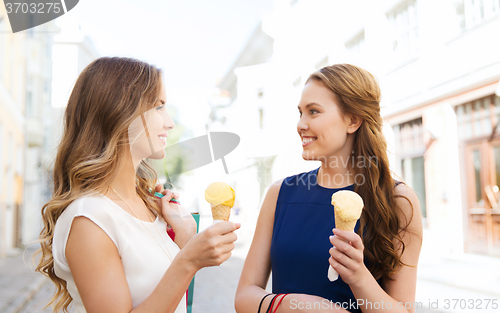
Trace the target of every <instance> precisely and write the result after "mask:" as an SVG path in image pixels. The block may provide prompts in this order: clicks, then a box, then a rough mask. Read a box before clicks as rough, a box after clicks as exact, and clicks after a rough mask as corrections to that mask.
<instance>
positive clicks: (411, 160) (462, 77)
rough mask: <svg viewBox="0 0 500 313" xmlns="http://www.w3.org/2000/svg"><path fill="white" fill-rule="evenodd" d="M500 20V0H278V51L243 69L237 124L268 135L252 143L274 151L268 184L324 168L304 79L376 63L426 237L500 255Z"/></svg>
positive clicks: (391, 130)
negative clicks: (306, 117)
mask: <svg viewBox="0 0 500 313" xmlns="http://www.w3.org/2000/svg"><path fill="white" fill-rule="evenodd" d="M499 29H500V1H499V0H477V1H476V0H444V1H439V2H436V1H431V0H383V1H349V2H346V1H338V2H337V1H322V0H314V1H301V0H298V1H297V0H294V1H290V0H275V11H274V13H273V14H271V15H270V16H268V17H266V18H265V19H264V20H263V22H262V30H263V32H265V33H266V34H267V35H269V36H270V37H271V38H272V39H273V42H272V57H271V59H270V60H269V61H267V62H265V63H262V64H259V65H250V66H241V67H235V68H234V73H235V76H236V77H237V83H236V86H237V97H236V100H235V101H234V102H233V104H232V106H233V107H234V111H235V112H234V113H231V112H232V111H231V109H227V110H228V114H227V116H226V119H227V125H228V127H230V125H231V124H232V125H234V126H236V125H245V127H243V128H244V129H245V132H248V133H250V134H254V135H255V136H260V137H259V138H264V139H265V140H262V141H260V144H259V145H257V146H254V147H258V148H254V149H252V150H251V151H250V150H249V151H247V153H253V154H258V153H260V154H262V155H264V156H266V157H267V158H272V159H273V162H267V164H266V166H268V167H270V173H271V175H270V176H271V177H270V179H269V180H266V185H267V186H268V184H269V183H268V182H269V181H272V180H276V179H279V178H282V177H284V176H288V175H292V174H295V173H298V172H301V171H304V170H309V169H312V168H315V167H317V166H319V163H317V162H304V161H301V160H300V155H301V145H300V140H299V138H298V135H297V132H296V127H295V125H296V123H297V121H298V113H297V111H296V110H297V109H296V106H297V104H298V101H299V98H300V92H301V89H302V87H303V85H304V83H305V80H306V79H307V77H308V76H309V75H310V74H311V73H312V72H313V71H315V70H318V69H320V68H321V67H323V66H325V65H329V64H334V63H352V64H355V65H359V66H361V67H363V68H366V69H367V70H369V71H370V72H372V73H373V74H374V75H375V76H376V77H377V78H378V80H379V82H380V85H381V88H382V103H381V107H382V116H383V118H384V122H385V126H384V132H385V135H386V138H387V140H388V144H389V151H388V153H389V156H390V160H391V168H392V170H393V172H394V176H395V178H398V179H401V180H403V181H405V182H406V183H407V184H408V185H409V186H410V187H411V188H412V189H413V190H414V191H415V192H416V194H417V195H418V197H419V200H420V204H421V205H420V209H421V212H422V215H423V218H424V225H425V233H424V235H425V236H428V238H429V239H430V240H429V241H427V242H432V244H434V245H436V246H439V249H440V251H441V252H443V253H462V252H470V253H481V254H488V255H494V256H499V255H500V211H499V208H500V207H499V205H498V200H499V195H500V194H499V193H498V192H499V187H498V186H499V185H500V174H498V173H500V134H499V132H500V130H498V129H497V121H499V117H500V115H499V114H500V109H499V105H500V100H499V99H500V98H499V96H498V94H500V93H498V94H495V91H496V90H498V88H499V87H498V85H499V79H500V37H499V36H498V30H499ZM254 49H255V48H254ZM263 49H268V47H263ZM220 87H221V89H225V90H229V88H224V86H222V85H220ZM238 106H239V108H238ZM236 112H240V113H236ZM241 112H245V113H244V114H243V113H241ZM238 114H239V115H238ZM233 128H234V129H237V128H235V127H233ZM240 129H241V128H240ZM242 142H243V140H242ZM263 142H270V144H264V143H263ZM255 150H259V151H255ZM497 177H498V178H497ZM425 239H426V238H424V242H425V241H426V240H425Z"/></svg>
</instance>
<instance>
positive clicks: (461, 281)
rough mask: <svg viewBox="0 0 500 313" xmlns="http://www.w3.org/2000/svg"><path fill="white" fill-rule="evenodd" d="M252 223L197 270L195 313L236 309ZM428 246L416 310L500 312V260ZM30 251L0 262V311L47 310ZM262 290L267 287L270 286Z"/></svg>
mask: <svg viewBox="0 0 500 313" xmlns="http://www.w3.org/2000/svg"><path fill="white" fill-rule="evenodd" d="M254 227H255V224H253V223H250V222H245V223H242V228H241V229H240V230H239V231H238V241H237V243H236V247H235V250H234V251H233V255H232V257H231V258H230V259H229V260H228V261H227V262H225V263H224V264H222V265H221V266H219V267H211V268H205V269H202V270H201V271H199V272H198V273H197V274H196V277H195V289H194V301H193V312H194V313H212V312H213V313H215V312H217V313H226V312H235V311H234V295H235V293H236V287H237V284H238V280H239V276H240V273H241V269H242V267H243V263H244V259H245V256H246V254H247V252H248V249H249V247H250V244H251V240H252V236H253V231H254V229H255V228H254ZM429 247H431V245H430V244H426V241H425V238H424V247H423V249H422V254H421V257H420V262H419V267H418V282H417V293H416V303H419V304H418V305H417V309H416V312H417V313H437V312H446V313H450V312H460V313H462V312H481V313H490V312H499V311H500V258H495V257H487V256H480V255H472V254H463V255H458V256H457V255H438V254H436V251H435V250H434V249H431V248H429ZM35 249H36V247H30V248H29V249H28V250H27V251H26V253H24V258H23V253H20V252H21V250H20V251H18V253H17V255H15V256H11V257H8V258H5V259H1V260H0V312H2V313H34V312H43V313H48V312H51V310H50V309H46V310H43V307H44V306H45V305H46V304H47V301H48V300H49V298H50V297H51V296H52V294H53V292H54V286H53V285H52V283H51V282H50V281H48V280H46V279H45V278H44V277H43V276H41V275H40V274H38V273H35V272H34V270H33V269H32V268H33V266H32V265H30V263H31V254H32V253H33V251H34V250H35ZM267 290H271V288H270V284H269V285H268V288H267ZM488 299H495V301H496V303H497V304H498V306H499V307H498V308H497V309H495V308H494V307H493V306H492V304H493V302H492V301H489V303H488ZM471 303H472V304H471ZM420 304H421V305H420ZM487 304H488V308H486V305H487ZM471 305H472V306H471ZM480 305H481V306H480ZM70 312H71V311H70Z"/></svg>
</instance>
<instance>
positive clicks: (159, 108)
mask: <svg viewBox="0 0 500 313" xmlns="http://www.w3.org/2000/svg"><path fill="white" fill-rule="evenodd" d="M164 107H165V105H164V104H162V105H159V106H157V107H156V109H157V110H158V111H159V110H161V109H163V108H164Z"/></svg>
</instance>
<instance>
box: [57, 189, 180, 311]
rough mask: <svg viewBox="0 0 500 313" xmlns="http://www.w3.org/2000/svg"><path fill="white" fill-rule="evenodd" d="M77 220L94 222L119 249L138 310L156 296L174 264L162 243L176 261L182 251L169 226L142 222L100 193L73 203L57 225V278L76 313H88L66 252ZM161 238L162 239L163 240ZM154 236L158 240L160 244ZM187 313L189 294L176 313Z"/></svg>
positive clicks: (161, 223) (162, 223)
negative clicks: (81, 217)
mask: <svg viewBox="0 0 500 313" xmlns="http://www.w3.org/2000/svg"><path fill="white" fill-rule="evenodd" d="M77 216H84V217H86V218H88V219H90V220H91V221H92V222H94V223H95V224H96V225H97V226H99V227H100V228H101V229H102V230H103V231H104V232H105V233H106V234H107V235H108V236H109V238H110V239H111V240H112V241H113V242H114V244H115V245H116V248H117V249H118V253H119V254H120V257H121V261H122V265H123V269H124V271H125V276H126V279H127V283H128V287H129V289H130V294H131V296H132V302H133V307H134V308H135V307H137V306H138V305H139V304H141V303H142V302H143V301H144V300H145V299H146V298H147V297H148V296H149V295H150V294H151V293H152V292H153V290H154V289H155V288H156V286H157V285H158V283H159V282H160V280H161V278H162V277H163V274H164V273H165V272H166V270H167V269H168V267H169V266H170V264H171V261H170V260H169V259H168V257H167V256H166V255H165V252H164V251H163V250H162V249H161V248H160V246H158V243H159V244H161V245H162V247H163V249H165V247H164V243H166V244H167V248H168V252H169V253H170V255H171V256H172V258H174V257H175V256H176V255H177V253H178V252H179V251H180V249H179V247H178V246H177V244H175V243H174V242H173V241H172V239H170V237H169V236H168V234H167V232H166V227H167V225H166V224H165V222H163V221H161V220H160V219H158V218H157V219H156V221H155V222H154V223H151V222H143V221H140V220H139V219H137V218H136V217H134V216H132V215H131V214H129V213H128V212H126V211H125V210H123V209H122V208H121V207H120V206H119V205H118V204H116V203H114V202H113V201H112V200H111V199H109V198H108V197H106V196H104V195H102V194H100V193H95V194H92V195H90V196H83V197H81V198H78V199H77V200H75V201H73V202H72V203H71V204H70V205H69V206H68V207H67V208H66V209H65V210H64V212H63V213H62V214H61V216H60V217H59V219H58V220H57V222H56V226H55V229H54V238H53V241H52V254H53V257H54V271H55V274H56V275H57V276H58V277H59V278H62V279H64V280H65V281H66V282H67V288H68V291H69V294H70V295H71V297H72V298H73V305H74V306H75V308H76V313H86V311H85V308H84V306H83V303H82V299H81V298H80V295H79V293H78V290H77V288H76V285H75V281H74V280H73V276H72V275H71V271H70V269H69V266H68V261H67V260H66V253H65V250H66V242H67V241H68V236H69V231H70V229H71V224H72V223H73V219H74V218H75V217H77ZM141 224H142V225H141ZM144 226H146V227H147V229H148V230H149V232H148V231H147V230H146V228H145V227H144ZM155 227H157V228H158V230H159V232H158V231H157V230H156V229H155ZM160 235H161V237H162V238H160V237H159V236H160ZM151 236H154V237H155V239H156V241H155V240H154V239H153V238H152V237H151ZM161 239H163V241H162V240H161ZM157 242H158V243H157ZM173 283H175V282H173ZM185 312H186V294H184V296H183V297H182V300H181V301H180V302H179V305H178V306H177V309H176V310H175V313H185Z"/></svg>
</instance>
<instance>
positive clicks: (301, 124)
mask: <svg viewBox="0 0 500 313" xmlns="http://www.w3.org/2000/svg"><path fill="white" fill-rule="evenodd" d="M306 130H309V125H308V124H307V121H305V119H304V118H303V117H301V118H300V119H299V121H298V122H297V132H298V133H299V134H300V133H302V132H304V131H306Z"/></svg>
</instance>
